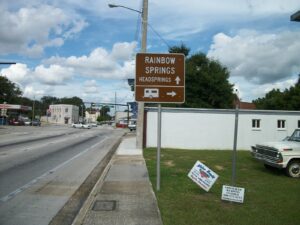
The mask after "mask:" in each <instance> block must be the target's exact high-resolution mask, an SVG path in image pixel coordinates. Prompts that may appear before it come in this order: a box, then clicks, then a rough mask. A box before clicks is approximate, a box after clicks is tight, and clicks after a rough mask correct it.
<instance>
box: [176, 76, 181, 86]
mask: <svg viewBox="0 0 300 225" xmlns="http://www.w3.org/2000/svg"><path fill="white" fill-rule="evenodd" d="M175 81H176V84H177V85H178V84H179V82H180V81H181V80H180V78H179V77H178V76H177V77H176V79H175Z"/></svg>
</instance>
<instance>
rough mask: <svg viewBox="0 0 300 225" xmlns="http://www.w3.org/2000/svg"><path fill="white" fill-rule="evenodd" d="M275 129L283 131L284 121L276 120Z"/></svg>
mask: <svg viewBox="0 0 300 225" xmlns="http://www.w3.org/2000/svg"><path fill="white" fill-rule="evenodd" d="M277 128H279V129H284V128H285V120H277Z"/></svg>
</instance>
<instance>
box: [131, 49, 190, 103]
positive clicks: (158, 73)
mask: <svg viewBox="0 0 300 225" xmlns="http://www.w3.org/2000/svg"><path fill="white" fill-rule="evenodd" d="M135 100H136V101H139V102H153V103H184V101H185V58H184V54H176V53H170V54H157V53H138V54H137V55H136V77H135Z"/></svg>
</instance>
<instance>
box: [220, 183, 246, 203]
mask: <svg viewBox="0 0 300 225" xmlns="http://www.w3.org/2000/svg"><path fill="white" fill-rule="evenodd" d="M244 195H245V188H240V187H233V186H227V185H223V188H222V200H225V201H230V202H238V203H243V202H244Z"/></svg>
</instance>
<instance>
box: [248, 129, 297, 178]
mask: <svg viewBox="0 0 300 225" xmlns="http://www.w3.org/2000/svg"><path fill="white" fill-rule="evenodd" d="M251 148H252V152H251V154H252V156H253V157H254V158H255V159H257V160H259V161H261V162H263V163H264V165H265V166H266V167H275V168H279V169H285V171H286V174H287V175H288V176H290V177H294V178H299V177H300V129H296V130H295V131H294V133H293V134H292V136H290V137H287V138H285V139H284V140H283V141H279V142H266V143H263V144H257V145H255V146H251Z"/></svg>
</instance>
